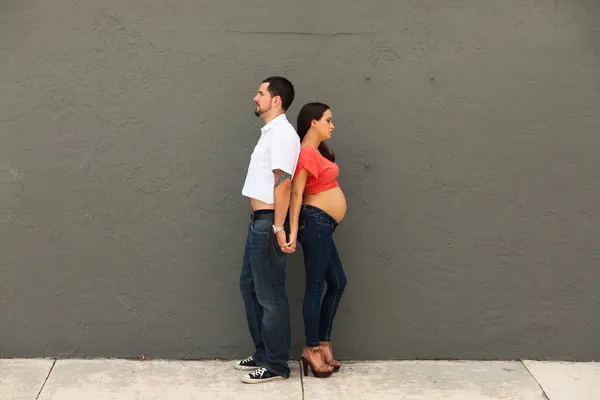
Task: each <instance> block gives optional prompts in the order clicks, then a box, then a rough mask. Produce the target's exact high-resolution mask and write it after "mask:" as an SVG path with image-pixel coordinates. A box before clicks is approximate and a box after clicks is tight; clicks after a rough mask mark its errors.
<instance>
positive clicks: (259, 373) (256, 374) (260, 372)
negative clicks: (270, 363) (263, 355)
mask: <svg viewBox="0 0 600 400" xmlns="http://www.w3.org/2000/svg"><path fill="white" fill-rule="evenodd" d="M265 372H267V369H266V368H264V367H260V368H259V369H257V370H256V371H254V372H251V373H250V376H251V377H253V378H262V376H263V375H264V373H265Z"/></svg>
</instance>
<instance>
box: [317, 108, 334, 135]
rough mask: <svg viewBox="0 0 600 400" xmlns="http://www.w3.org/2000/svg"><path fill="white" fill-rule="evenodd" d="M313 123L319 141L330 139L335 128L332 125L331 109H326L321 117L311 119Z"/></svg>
mask: <svg viewBox="0 0 600 400" xmlns="http://www.w3.org/2000/svg"><path fill="white" fill-rule="evenodd" d="M313 123H314V124H315V130H316V131H317V134H318V135H319V139H320V140H321V141H324V140H329V139H331V133H332V132H333V130H334V129H335V126H333V115H332V114H331V110H326V111H325V112H324V113H323V116H322V117H321V119H320V120H318V121H313Z"/></svg>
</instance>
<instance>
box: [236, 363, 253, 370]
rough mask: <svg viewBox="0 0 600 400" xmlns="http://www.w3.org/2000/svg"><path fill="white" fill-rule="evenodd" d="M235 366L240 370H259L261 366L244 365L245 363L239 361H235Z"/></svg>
mask: <svg viewBox="0 0 600 400" xmlns="http://www.w3.org/2000/svg"><path fill="white" fill-rule="evenodd" d="M233 368H235V369H238V370H240V371H254V370H257V369H258V368H259V367H244V366H243V365H240V364H238V363H237V362H234V363H233Z"/></svg>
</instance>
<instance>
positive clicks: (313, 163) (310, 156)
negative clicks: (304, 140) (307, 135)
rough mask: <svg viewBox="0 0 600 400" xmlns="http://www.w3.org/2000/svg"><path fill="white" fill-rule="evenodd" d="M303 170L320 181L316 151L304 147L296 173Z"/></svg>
mask: <svg viewBox="0 0 600 400" xmlns="http://www.w3.org/2000/svg"><path fill="white" fill-rule="evenodd" d="M302 169H305V170H307V171H308V172H310V174H311V175H312V176H314V177H315V179H319V165H318V163H317V157H316V151H315V149H313V148H312V147H308V146H304V147H302V150H300V156H299V157H298V166H297V167H296V171H298V172H300V171H302Z"/></svg>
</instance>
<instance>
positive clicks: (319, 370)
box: [301, 346, 333, 378]
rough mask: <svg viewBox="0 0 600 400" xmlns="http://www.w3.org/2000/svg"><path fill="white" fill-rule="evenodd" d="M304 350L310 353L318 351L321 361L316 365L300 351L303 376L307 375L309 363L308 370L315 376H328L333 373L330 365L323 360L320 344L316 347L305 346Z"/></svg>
mask: <svg viewBox="0 0 600 400" xmlns="http://www.w3.org/2000/svg"><path fill="white" fill-rule="evenodd" d="M304 350H305V351H309V352H311V353H319V355H320V358H321V360H322V361H323V363H322V364H321V365H319V366H318V367H315V365H314V364H313V363H312V362H311V361H310V358H309V357H305V356H304V352H303V353H302V356H301V357H302V368H303V370H304V376H308V366H309V365H310V370H311V371H312V374H313V376H314V377H315V378H328V377H330V376H331V374H333V369H332V368H331V366H330V365H328V364H327V363H326V362H325V358H324V357H323V352H322V350H321V346H316V347H305V348H304Z"/></svg>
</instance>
